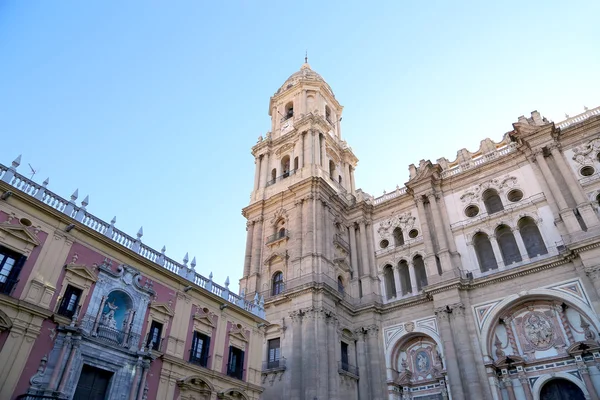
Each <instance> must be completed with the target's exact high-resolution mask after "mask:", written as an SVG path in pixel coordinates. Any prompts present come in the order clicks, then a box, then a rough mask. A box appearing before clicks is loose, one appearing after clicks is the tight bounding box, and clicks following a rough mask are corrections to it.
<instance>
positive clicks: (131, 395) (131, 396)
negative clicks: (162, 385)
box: [129, 358, 142, 400]
mask: <svg viewBox="0 0 600 400" xmlns="http://www.w3.org/2000/svg"><path fill="white" fill-rule="evenodd" d="M141 369H142V359H141V358H138V360H137V363H136V364H135V375H134V376H133V380H132V381H131V389H130V390H129V400H136V399H135V398H136V397H137V396H136V393H137V386H138V379H139V378H140V370H141Z"/></svg>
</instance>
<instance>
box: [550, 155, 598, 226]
mask: <svg viewBox="0 0 600 400" xmlns="http://www.w3.org/2000/svg"><path fill="white" fill-rule="evenodd" d="M550 151H551V153H552V156H553V157H554V161H556V165H557V166H558V170H559V171H560V174H561V175H562V177H563V178H564V180H565V183H566V184H567V187H568V188H569V192H571V194H572V195H573V198H574V199H575V202H576V203H577V208H578V209H579V211H580V214H581V218H582V219H583V221H584V222H585V224H586V226H588V227H591V226H596V225H598V223H599V221H598V216H597V215H596V212H595V211H594V210H593V208H592V206H591V205H590V204H589V203H590V202H589V200H588V199H587V198H586V197H585V193H584V192H583V189H582V188H581V186H580V185H579V182H578V181H577V178H576V177H575V176H574V175H573V172H572V170H571V168H570V167H569V166H568V165H567V163H566V161H565V159H564V157H563V155H562V153H561V152H560V150H559V149H558V146H552V148H551V150H550Z"/></svg>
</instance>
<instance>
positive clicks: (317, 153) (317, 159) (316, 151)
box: [311, 129, 321, 165]
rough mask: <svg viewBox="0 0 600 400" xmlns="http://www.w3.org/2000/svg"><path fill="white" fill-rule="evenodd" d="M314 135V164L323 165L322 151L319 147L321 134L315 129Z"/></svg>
mask: <svg viewBox="0 0 600 400" xmlns="http://www.w3.org/2000/svg"><path fill="white" fill-rule="evenodd" d="M311 134H312V148H313V151H312V152H313V164H315V165H321V149H320V146H319V134H318V133H317V132H316V131H315V130H314V129H313V130H311Z"/></svg>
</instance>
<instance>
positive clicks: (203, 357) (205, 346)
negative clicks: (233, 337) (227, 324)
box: [189, 331, 211, 368]
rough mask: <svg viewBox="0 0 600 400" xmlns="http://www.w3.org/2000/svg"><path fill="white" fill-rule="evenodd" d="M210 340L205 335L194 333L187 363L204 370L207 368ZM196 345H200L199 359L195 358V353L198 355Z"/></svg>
mask: <svg viewBox="0 0 600 400" xmlns="http://www.w3.org/2000/svg"><path fill="white" fill-rule="evenodd" d="M210 339H211V337H210V336H208V335H207V334H205V333H203V332H198V331H194V334H193V335H192V347H191V348H190V358H189V362H191V363H192V364H195V365H199V366H201V367H204V368H208V359H209V358H210ZM198 343H201V344H202V348H201V349H200V356H199V357H197V356H196V353H198Z"/></svg>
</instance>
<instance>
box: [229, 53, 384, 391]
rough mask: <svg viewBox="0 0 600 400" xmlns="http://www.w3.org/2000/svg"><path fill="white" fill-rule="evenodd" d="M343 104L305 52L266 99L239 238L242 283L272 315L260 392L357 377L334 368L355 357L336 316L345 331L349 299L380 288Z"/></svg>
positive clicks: (326, 387) (333, 385) (312, 387)
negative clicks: (242, 240)
mask: <svg viewBox="0 0 600 400" xmlns="http://www.w3.org/2000/svg"><path fill="white" fill-rule="evenodd" d="M342 111H343V107H342V106H341V105H340V103H339V102H338V100H337V99H336V98H335V95H334V93H333V90H331V87H330V86H329V85H328V84H327V82H325V80H324V79H323V78H322V77H321V75H319V74H318V73H316V72H315V71H314V70H313V69H312V68H311V67H310V65H309V64H308V62H307V60H306V59H305V62H304V64H303V65H302V66H301V68H300V70H299V71H297V72H295V73H294V74H292V75H291V76H290V77H289V78H288V79H287V80H286V81H285V82H284V83H283V85H282V86H281V87H280V88H279V89H278V90H277V91H276V92H275V94H274V95H273V96H272V97H271V99H270V100H269V116H270V117H271V130H270V131H269V132H267V134H266V135H265V136H264V137H263V136H261V137H259V139H258V142H257V143H256V144H255V145H254V146H253V147H252V155H253V156H254V159H255V168H256V169H255V177H254V187H253V190H252V194H251V198H250V204H249V205H248V206H247V207H245V208H244V209H243V211H242V214H243V215H244V216H245V217H246V219H247V239H246V251H245V260H244V273H243V278H242V279H241V280H240V291H241V292H242V293H241V294H242V295H244V296H245V297H246V298H248V299H253V298H254V299H256V300H257V301H260V302H262V301H264V305H265V312H266V319H267V320H268V321H269V322H270V325H269V326H268V327H267V330H266V342H265V348H264V349H263V350H264V359H265V363H266V364H265V365H266V366H267V368H266V369H263V378H264V379H265V380H268V381H269V382H271V384H270V385H265V387H266V389H265V392H264V393H263V398H264V399H266V400H269V399H281V398H288V397H289V398H290V399H294V400H300V399H302V400H304V399H308V400H313V399H314V398H318V399H343V398H354V397H355V396H356V395H357V390H358V383H357V382H358V378H357V377H356V382H355V383H356V384H355V385H350V386H347V387H346V386H344V387H345V389H344V388H342V387H341V385H340V375H339V370H340V368H342V367H340V365H342V364H340V363H344V364H343V365H344V366H345V367H344V368H347V366H348V365H357V359H358V357H357V354H358V353H357V352H360V351H361V350H360V349H359V348H358V347H357V346H358V345H356V346H355V345H354V342H353V341H352V340H349V339H348V340H347V343H349V345H347V346H346V347H343V346H342V342H341V335H342V333H341V332H342V331H341V330H340V328H339V326H340V325H339V324H338V321H339V320H340V319H342V320H344V321H345V323H344V326H345V327H346V329H345V330H344V332H346V335H347V337H352V335H353V333H352V330H348V327H351V326H352V322H351V319H352V317H351V314H352V312H351V311H350V310H351V308H350V307H351V306H350V305H351V304H352V305H355V303H358V302H360V301H363V299H364V297H365V296H367V295H378V294H379V293H378V292H379V286H380V285H379V284H378V282H379V281H378V278H377V272H376V269H375V267H374V257H373V254H372V253H373V252H370V250H371V249H372V247H368V245H367V237H372V235H371V233H369V229H367V228H366V227H365V222H364V221H365V217H360V216H359V215H363V214H364V213H365V212H369V211H368V210H364V209H363V208H361V207H359V206H357V199H358V198H360V196H361V195H362V192H360V191H357V190H356V189H355V186H354V169H355V168H356V165H357V163H358V159H357V158H356V157H355V155H354V153H353V152H352V149H351V148H350V147H349V146H348V144H347V143H346V142H345V141H344V140H343V139H342V128H341V121H342ZM362 203H363V204H364V202H362ZM361 218H362V219H361ZM356 220H360V222H356ZM369 226H370V225H369ZM359 242H360V243H361V245H360V246H357V243H359ZM340 303H343V304H344V306H340ZM351 329H353V328H351ZM361 332H362V331H361ZM361 335H362V336H364V335H365V334H364V332H362V333H361ZM361 343H362V342H361ZM361 345H362V344H361ZM342 372H344V373H345V370H343V371H342ZM377 373H378V374H379V373H380V371H378V372H377ZM279 374H281V375H279ZM349 374H350V375H352V374H351V373H349ZM350 379H354V378H352V377H351V378H350ZM364 382H366V381H364ZM365 384H366V383H365ZM364 390H366V389H364Z"/></svg>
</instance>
